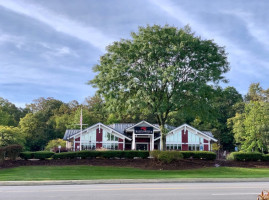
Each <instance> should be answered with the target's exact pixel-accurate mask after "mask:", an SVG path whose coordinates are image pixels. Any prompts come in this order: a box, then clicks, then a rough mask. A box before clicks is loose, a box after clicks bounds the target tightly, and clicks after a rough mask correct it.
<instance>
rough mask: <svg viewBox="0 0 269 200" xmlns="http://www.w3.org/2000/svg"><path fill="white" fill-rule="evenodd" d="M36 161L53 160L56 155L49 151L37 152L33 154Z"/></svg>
mask: <svg viewBox="0 0 269 200" xmlns="http://www.w3.org/2000/svg"><path fill="white" fill-rule="evenodd" d="M33 155H34V158H35V159H40V160H45V159H46V158H51V157H52V156H53V155H54V153H53V152H49V151H37V152H34V153H33Z"/></svg>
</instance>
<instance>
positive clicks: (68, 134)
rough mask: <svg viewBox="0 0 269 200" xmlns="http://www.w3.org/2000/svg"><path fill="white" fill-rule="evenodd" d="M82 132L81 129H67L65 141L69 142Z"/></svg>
mask: <svg viewBox="0 0 269 200" xmlns="http://www.w3.org/2000/svg"><path fill="white" fill-rule="evenodd" d="M78 132H80V129H67V130H66V131H65V133H64V138H63V139H64V140H68V139H69V138H70V137H71V136H73V135H75V134H77V133H78Z"/></svg>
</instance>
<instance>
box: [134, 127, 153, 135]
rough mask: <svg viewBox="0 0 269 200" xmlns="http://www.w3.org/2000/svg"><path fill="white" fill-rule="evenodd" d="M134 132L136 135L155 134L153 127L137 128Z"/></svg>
mask: <svg viewBox="0 0 269 200" xmlns="http://www.w3.org/2000/svg"><path fill="white" fill-rule="evenodd" d="M134 130H135V134H153V127H145V126H142V127H141V126H136V127H134Z"/></svg>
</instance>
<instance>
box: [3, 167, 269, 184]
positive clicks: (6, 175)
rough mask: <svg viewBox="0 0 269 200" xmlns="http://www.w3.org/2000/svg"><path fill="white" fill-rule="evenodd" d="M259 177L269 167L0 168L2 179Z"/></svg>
mask: <svg viewBox="0 0 269 200" xmlns="http://www.w3.org/2000/svg"><path fill="white" fill-rule="evenodd" d="M260 177H269V168H236V167H218V168H203V169H195V170H170V171H168V170H142V169H137V168H125V167H124V168H123V167H96V166H28V167H17V168H11V169H2V170H0V181H20V180H24V181H30V180H93V179H156V178H260Z"/></svg>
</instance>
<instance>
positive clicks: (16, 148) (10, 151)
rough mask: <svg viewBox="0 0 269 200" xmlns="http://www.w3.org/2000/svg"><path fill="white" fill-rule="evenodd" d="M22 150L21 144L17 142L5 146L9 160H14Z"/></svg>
mask: <svg viewBox="0 0 269 200" xmlns="http://www.w3.org/2000/svg"><path fill="white" fill-rule="evenodd" d="M21 151H22V146H21V145H19V144H12V145H9V146H7V147H6V156H7V157H9V159H10V160H16V158H17V157H18V156H19V155H20V153H21Z"/></svg>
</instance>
